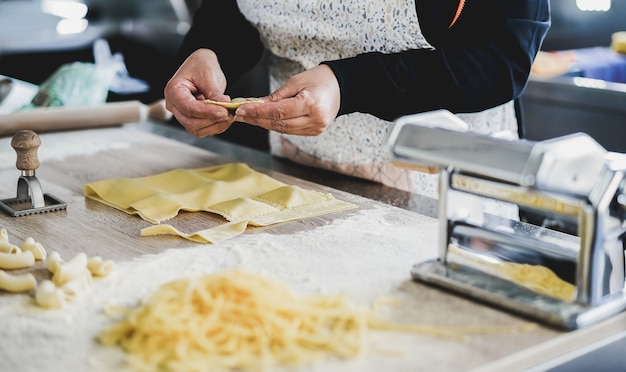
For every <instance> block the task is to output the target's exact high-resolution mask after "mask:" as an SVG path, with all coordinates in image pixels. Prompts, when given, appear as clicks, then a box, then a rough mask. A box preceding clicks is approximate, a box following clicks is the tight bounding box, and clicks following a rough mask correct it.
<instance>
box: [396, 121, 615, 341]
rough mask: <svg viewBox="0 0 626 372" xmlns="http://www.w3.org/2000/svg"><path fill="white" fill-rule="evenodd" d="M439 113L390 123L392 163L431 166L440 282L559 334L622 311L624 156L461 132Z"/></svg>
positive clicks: (434, 275)
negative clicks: (435, 181) (434, 180)
mask: <svg viewBox="0 0 626 372" xmlns="http://www.w3.org/2000/svg"><path fill="white" fill-rule="evenodd" d="M458 121H460V119H459V118H458V117H456V116H454V115H452V114H451V113H450V112H448V111H445V110H437V111H432V112H427V113H422V114H415V115H408V116H404V117H401V118H399V119H398V120H396V121H395V123H394V127H393V128H392V130H391V132H390V134H389V137H388V139H387V145H388V149H389V151H390V152H391V156H392V158H393V159H394V160H395V161H397V162H399V163H405V164H415V165H419V166H420V167H426V168H429V169H435V168H436V169H438V170H439V200H438V214H439V220H440V228H439V230H440V231H439V247H438V256H437V258H436V259H432V260H429V261H426V262H420V263H417V264H415V265H414V266H413V267H412V270H411V275H412V277H413V278H414V280H416V281H419V282H424V283H427V284H430V285H435V286H439V287H441V288H444V289H447V290H450V291H452V292H455V293H459V294H463V295H466V296H468V297H470V298H473V299H475V300H478V301H482V302H485V303H488V304H491V305H495V306H498V307H500V308H503V309H506V310H509V311H511V312H515V313H517V314H520V315H523V316H526V317H529V318H534V319H536V320H539V321H541V322H543V323H546V324H548V325H551V326H554V327H557V328H561V329H567V330H571V329H576V328H580V327H584V326H586V325H589V324H593V323H596V322H598V321H601V320H603V319H606V318H608V317H610V316H612V315H615V314H617V313H619V312H621V311H623V310H624V309H625V308H626V292H625V289H624V284H625V283H624V279H625V276H624V259H625V257H624V242H623V238H624V233H625V231H626V230H625V226H626V225H625V223H624V219H625V217H626V195H625V187H626V179H625V170H626V155H624V154H621V153H613V152H609V151H606V150H605V149H604V148H603V147H602V146H600V145H599V144H598V143H597V142H596V141H595V140H594V139H593V138H591V137H590V136H588V135H586V134H583V133H574V134H570V135H566V136H563V137H557V138H553V139H549V140H545V141H539V142H533V141H528V140H507V139H502V138H496V137H491V136H487V135H481V134H476V133H470V132H467V131H459V130H454V129H451V128H458V127H459V126H458V125H455V123H456V122H458Z"/></svg>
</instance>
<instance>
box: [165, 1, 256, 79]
mask: <svg viewBox="0 0 626 372" xmlns="http://www.w3.org/2000/svg"><path fill="white" fill-rule="evenodd" d="M199 48H208V49H211V50H213V51H214V52H215V53H216V54H217V58H218V60H219V61H220V66H221V67H222V70H223V71H224V74H225V75H226V78H227V79H228V81H229V82H231V81H232V82H234V81H235V80H237V79H238V78H239V77H240V76H241V75H243V73H245V72H246V71H248V70H250V69H252V68H253V67H254V66H255V65H256V64H257V63H258V62H259V60H260V59H261V57H262V56H263V51H264V47H263V44H262V43H261V39H260V37H259V33H258V31H257V30H256V29H255V28H254V27H253V26H252V25H251V24H250V23H249V22H248V20H247V19H246V18H245V17H244V16H243V14H241V12H240V11H239V7H238V6H237V1H235V0H204V1H203V2H202V4H201V5H200V7H199V8H198V9H197V10H196V12H195V13H194V17H193V23H192V27H191V28H190V30H189V32H188V33H187V34H186V35H185V38H184V39H183V42H182V45H181V47H180V48H179V50H178V52H177V61H178V63H179V64H180V63H182V62H183V61H184V60H185V58H187V57H188V56H189V55H190V54H191V53H192V52H193V51H194V50H196V49H199Z"/></svg>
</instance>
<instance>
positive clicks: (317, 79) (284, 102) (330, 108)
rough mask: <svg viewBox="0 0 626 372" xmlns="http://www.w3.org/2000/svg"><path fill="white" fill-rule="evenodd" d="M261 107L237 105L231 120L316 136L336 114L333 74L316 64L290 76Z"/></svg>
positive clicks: (336, 90)
mask: <svg viewBox="0 0 626 372" xmlns="http://www.w3.org/2000/svg"><path fill="white" fill-rule="evenodd" d="M262 99H263V100H264V101H265V103H263V104H247V105H242V106H240V107H239V108H238V109H237V111H236V112H235V120H236V121H240V122H245V123H248V124H252V125H256V126H259V127H263V128H265V129H268V130H272V131H275V132H280V133H287V134H296V135H302V136H317V135H319V134H321V133H322V132H324V130H326V128H327V127H328V125H329V124H330V123H331V122H332V121H333V120H334V119H335V117H336V116H337V113H338V112H339V105H340V102H341V101H340V99H341V94H340V91H339V83H338V82H337V78H336V77H335V74H334V73H333V71H332V70H331V69H330V67H328V66H326V65H319V66H317V67H315V68H312V69H310V70H307V71H304V72H302V73H300V74H297V75H294V76H293V77H291V78H290V79H289V80H288V81H287V83H285V85H283V86H282V87H280V88H278V89H277V90H276V91H275V92H274V93H272V94H270V95H269V96H268V97H264V98H262Z"/></svg>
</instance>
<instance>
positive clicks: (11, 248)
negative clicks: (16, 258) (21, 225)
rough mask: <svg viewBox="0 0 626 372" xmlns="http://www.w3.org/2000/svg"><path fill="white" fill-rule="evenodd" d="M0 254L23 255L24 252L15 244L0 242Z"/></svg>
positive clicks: (6, 241)
mask: <svg viewBox="0 0 626 372" xmlns="http://www.w3.org/2000/svg"><path fill="white" fill-rule="evenodd" d="M0 252H3V253H10V254H15V253H21V252H22V250H21V249H20V247H18V246H17V245H15V244H11V243H10V242H9V241H8V240H0Z"/></svg>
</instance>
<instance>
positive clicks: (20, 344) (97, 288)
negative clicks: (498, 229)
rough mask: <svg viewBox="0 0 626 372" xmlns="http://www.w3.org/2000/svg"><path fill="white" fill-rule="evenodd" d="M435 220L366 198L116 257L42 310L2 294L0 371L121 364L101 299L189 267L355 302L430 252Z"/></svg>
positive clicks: (402, 276) (358, 365)
mask: <svg viewBox="0 0 626 372" xmlns="http://www.w3.org/2000/svg"><path fill="white" fill-rule="evenodd" d="M296 223H297V222H296ZM437 228H438V223H437V221H436V220H435V219H432V218H429V217H425V216H422V215H418V214H415V213H411V212H408V211H404V210H400V209H397V210H395V209H390V208H389V207H384V208H383V207H381V206H373V207H371V208H367V209H365V208H363V209H359V210H355V211H354V212H353V213H351V214H349V216H348V217H345V218H342V219H339V220H335V221H333V222H330V223H328V224H326V225H323V226H320V227H316V228H308V229H306V230H304V229H303V231H301V232H298V233H293V234H282V235H280V234H278V235H277V234H270V233H267V232H264V231H263V229H258V230H254V231H251V232H249V233H248V234H244V235H241V236H239V237H237V238H235V239H231V240H228V241H225V242H223V243H220V244H216V245H198V246H197V247H194V248H187V249H170V250H167V251H164V252H162V253H160V254H158V255H151V256H143V257H141V258H138V259H136V260H134V261H132V262H121V263H118V264H117V266H116V268H115V270H114V272H113V274H111V275H110V276H109V277H107V278H104V279H99V280H96V281H95V282H94V283H93V285H92V286H91V288H90V290H89V292H87V293H84V294H82V295H81V296H79V297H78V298H76V299H75V300H74V301H72V302H71V303H70V304H69V306H67V307H66V308H65V309H61V310H43V309H39V308H37V307H36V306H35V305H34V303H33V301H32V299H31V298H30V297H29V296H27V295H3V296H0V370H1V371H23V372H30V371H33V372H40V371H123V370H124V369H123V357H124V355H123V353H122V351H121V349H119V348H105V347H102V346H100V345H99V344H98V343H97V342H96V341H95V337H96V335H97V334H98V332H99V331H100V330H102V329H104V328H105V327H107V326H109V325H111V324H112V323H113V322H115V320H114V319H110V318H108V317H107V316H105V315H104V314H103V312H102V310H103V308H104V307H105V306H107V305H123V306H133V305H136V304H138V302H139V301H140V300H141V299H142V298H143V297H145V296H147V295H149V294H150V293H152V292H153V291H155V290H156V289H157V288H158V287H159V286H160V285H162V284H164V283H166V282H168V281H172V280H175V279H178V278H181V277H183V276H185V275H189V274H210V273H212V272H215V271H218V270H222V269H227V268H235V267H238V268H244V269H247V270H250V271H253V272H260V273H267V274H270V275H274V276H276V277H279V278H280V279H282V280H284V281H286V282H288V283H289V284H290V285H291V287H292V288H293V290H294V291H297V292H301V293H312V292H321V293H345V294H346V295H347V296H348V297H349V298H350V299H351V300H353V302H354V303H355V304H356V305H358V306H369V305H371V304H372V302H373V301H374V300H375V299H377V298H379V297H381V296H385V295H388V294H390V293H391V292H393V290H394V288H397V287H398V286H400V285H401V284H402V283H403V282H406V281H407V280H408V279H409V278H410V269H411V266H412V265H413V264H414V263H417V262H419V261H423V260H425V259H428V258H432V257H434V256H435V255H436V249H437V247H436V246H437ZM102 256H106V253H105V252H102ZM398 337H406V335H399V336H398ZM364 363H365V364H364ZM385 363H396V364H391V365H393V366H394V370H398V368H396V367H398V364H397V363H398V361H397V360H394V361H393V362H389V361H388V360H387V361H385V359H384V358H383V359H381V361H379V362H378V364H377V363H373V362H372V361H371V360H369V361H367V363H366V362H364V361H354V362H350V363H345V362H341V363H339V362H336V363H335V364H333V362H328V363H324V364H323V366H313V367H311V368H312V369H310V370H318V369H317V368H321V369H320V370H324V371H332V370H337V371H340V370H341V371H350V370H354V371H362V370H363V368H364V366H367V369H368V370H370V369H371V370H372V371H374V370H388V369H385V368H384V367H385ZM387 367H388V366H387ZM381 368H382V369H381ZM306 370H307V371H308V370H309V369H306ZM406 370H407V371H408V370H410V368H408V365H407V368H406Z"/></svg>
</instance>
